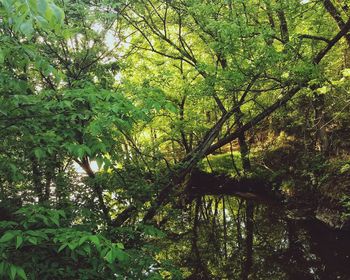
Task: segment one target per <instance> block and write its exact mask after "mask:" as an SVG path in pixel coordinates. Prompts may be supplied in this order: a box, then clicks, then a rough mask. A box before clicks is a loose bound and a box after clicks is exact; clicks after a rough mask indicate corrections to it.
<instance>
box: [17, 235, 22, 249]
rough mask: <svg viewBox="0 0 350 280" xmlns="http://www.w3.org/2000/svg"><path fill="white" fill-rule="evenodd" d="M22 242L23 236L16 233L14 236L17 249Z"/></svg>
mask: <svg viewBox="0 0 350 280" xmlns="http://www.w3.org/2000/svg"><path fill="white" fill-rule="evenodd" d="M22 243H23V237H22V236H21V235H18V236H17V238H16V249H18V248H19V247H20V246H21V245H22Z"/></svg>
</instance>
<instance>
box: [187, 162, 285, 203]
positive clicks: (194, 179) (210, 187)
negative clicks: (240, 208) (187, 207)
mask: <svg viewBox="0 0 350 280" xmlns="http://www.w3.org/2000/svg"><path fill="white" fill-rule="evenodd" d="M185 194H186V196H187V198H188V199H189V201H192V200H193V199H194V198H196V197H198V196H203V195H232V196H238V197H241V198H245V199H253V200H259V201H265V202H271V201H273V202H277V201H280V198H281V196H280V193H279V192H278V191H274V190H273V189H272V186H271V185H270V184H269V183H268V182H266V180H263V179H261V178H246V177H242V178H232V177H230V176H228V175H225V174H216V173H206V172H204V171H201V170H198V169H195V170H193V172H192V173H191V177H190V179H189V181H188V183H187V186H186V189H185Z"/></svg>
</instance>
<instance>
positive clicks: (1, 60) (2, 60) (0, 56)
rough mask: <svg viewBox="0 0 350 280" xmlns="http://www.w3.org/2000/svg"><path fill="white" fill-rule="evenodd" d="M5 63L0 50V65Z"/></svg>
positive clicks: (3, 55)
mask: <svg viewBox="0 0 350 280" xmlns="http://www.w3.org/2000/svg"><path fill="white" fill-rule="evenodd" d="M4 61H5V54H4V52H3V50H2V49H0V64H3V63H4Z"/></svg>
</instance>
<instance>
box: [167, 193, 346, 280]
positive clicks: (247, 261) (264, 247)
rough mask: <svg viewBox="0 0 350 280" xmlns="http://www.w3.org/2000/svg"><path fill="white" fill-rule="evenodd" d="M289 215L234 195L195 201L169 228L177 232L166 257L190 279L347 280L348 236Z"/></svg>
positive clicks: (308, 219)
mask: <svg viewBox="0 0 350 280" xmlns="http://www.w3.org/2000/svg"><path fill="white" fill-rule="evenodd" d="M288 213H290V211H287V210H285V209H283V208H282V207H280V206H267V205H262V204H257V203H256V202H247V201H245V200H242V199H239V198H235V197H212V196H206V197H202V198H197V199H196V200H195V201H194V202H193V204H192V206H191V208H190V209H189V210H188V211H187V212H186V213H185V214H183V215H182V216H181V217H182V218H181V219H177V220H176V221H174V222H173V223H172V224H171V228H172V229H174V228H176V229H178V231H177V233H176V234H170V235H169V243H167V244H164V245H165V246H166V248H167V249H166V255H168V257H169V258H170V259H173V260H174V261H175V263H176V264H177V265H178V266H180V267H182V271H183V273H184V275H185V277H186V279H243V280H244V279H254V280H255V279H269V280H270V279H271V280H272V279H276V280H277V279H281V280H282V279H283V280H284V279H290V280H302V279H330V280H335V279H344V280H349V279H350V233H349V232H345V231H339V230H334V229H331V228H329V227H328V226H327V225H325V224H324V223H322V222H320V221H318V220H316V219H313V218H311V217H305V216H304V217H300V216H299V217H298V218H296V217H295V214H293V215H291V214H288ZM169 229H170V228H169ZM172 231H173V230H172Z"/></svg>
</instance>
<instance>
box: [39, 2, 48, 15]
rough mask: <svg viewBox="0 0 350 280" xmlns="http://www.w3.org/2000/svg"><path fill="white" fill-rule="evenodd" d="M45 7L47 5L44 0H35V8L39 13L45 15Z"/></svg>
mask: <svg viewBox="0 0 350 280" xmlns="http://www.w3.org/2000/svg"><path fill="white" fill-rule="evenodd" d="M47 7H48V5H47V1H46V0H37V9H38V13H39V14H41V15H45V13H46V10H47Z"/></svg>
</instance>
